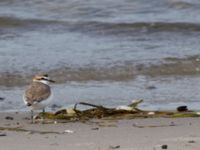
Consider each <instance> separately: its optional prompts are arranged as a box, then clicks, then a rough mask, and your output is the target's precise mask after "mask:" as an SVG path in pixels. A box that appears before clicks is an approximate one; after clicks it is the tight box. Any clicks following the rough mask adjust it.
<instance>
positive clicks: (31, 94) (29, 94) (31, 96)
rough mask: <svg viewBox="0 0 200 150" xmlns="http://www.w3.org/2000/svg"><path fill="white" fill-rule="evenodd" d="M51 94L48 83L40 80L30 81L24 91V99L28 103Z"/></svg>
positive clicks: (38, 100) (40, 99)
mask: <svg viewBox="0 0 200 150" xmlns="http://www.w3.org/2000/svg"><path fill="white" fill-rule="evenodd" d="M50 94H51V89H50V87H49V86H48V85H46V84H43V83H40V82H32V83H31V85H30V86H29V87H28V88H27V89H26V91H25V99H26V101H27V102H28V103H29V104H33V103H34V102H40V101H43V100H45V99H47V98H48V97H49V96H50Z"/></svg>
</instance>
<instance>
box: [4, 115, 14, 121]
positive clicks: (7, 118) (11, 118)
mask: <svg viewBox="0 0 200 150" xmlns="http://www.w3.org/2000/svg"><path fill="white" fill-rule="evenodd" d="M5 119H6V120H14V118H13V117H11V116H6V117H5Z"/></svg>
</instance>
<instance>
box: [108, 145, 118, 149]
mask: <svg viewBox="0 0 200 150" xmlns="http://www.w3.org/2000/svg"><path fill="white" fill-rule="evenodd" d="M118 148H120V145H117V146H109V149H118Z"/></svg>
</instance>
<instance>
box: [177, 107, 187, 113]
mask: <svg viewBox="0 0 200 150" xmlns="http://www.w3.org/2000/svg"><path fill="white" fill-rule="evenodd" d="M176 110H177V111H178V112H185V111H188V108H187V106H179V107H177V109H176Z"/></svg>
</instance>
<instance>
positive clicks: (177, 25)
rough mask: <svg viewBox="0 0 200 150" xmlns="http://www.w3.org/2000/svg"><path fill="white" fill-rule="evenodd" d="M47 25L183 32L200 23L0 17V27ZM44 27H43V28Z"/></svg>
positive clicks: (114, 31)
mask: <svg viewBox="0 0 200 150" xmlns="http://www.w3.org/2000/svg"><path fill="white" fill-rule="evenodd" d="M45 26H48V27H49V28H51V27H52V28H53V29H54V28H55V27H56V28H57V29H59V31H60V30H68V31H71V32H87V33H98V34H100V35H103V34H115V35H116V34H130V33H135V32H184V31H200V24H197V23H185V22H171V23H170V22H135V23H123V22H119V23H115V22H100V21H77V22H76V21H59V20H40V19H19V18H12V17H0V27H4V28H11V27H12V28H22V29H24V30H26V29H29V30H30V29H31V28H32V29H34V28H38V29H41V27H45ZM43 29H44V28H43Z"/></svg>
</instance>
